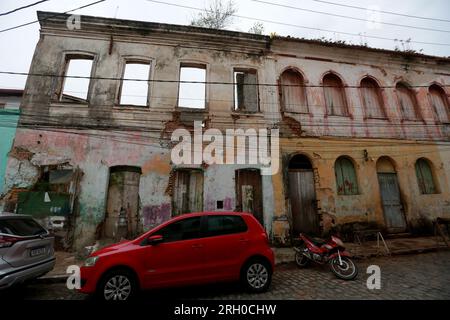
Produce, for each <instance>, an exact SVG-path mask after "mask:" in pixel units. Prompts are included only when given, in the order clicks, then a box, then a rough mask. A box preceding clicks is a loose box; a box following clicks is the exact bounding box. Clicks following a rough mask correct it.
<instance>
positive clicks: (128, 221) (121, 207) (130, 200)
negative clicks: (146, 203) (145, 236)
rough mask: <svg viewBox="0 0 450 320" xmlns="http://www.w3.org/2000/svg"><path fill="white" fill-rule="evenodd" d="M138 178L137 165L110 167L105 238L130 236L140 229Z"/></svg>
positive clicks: (139, 172) (138, 169) (139, 176)
mask: <svg viewBox="0 0 450 320" xmlns="http://www.w3.org/2000/svg"><path fill="white" fill-rule="evenodd" d="M140 178H141V169H140V168H138V167H130V166H116V167H111V169H110V173H109V185H108V198H107V199H108V201H107V204H106V219H105V227H104V233H105V236H106V237H107V238H113V239H115V238H117V237H125V238H132V237H134V236H135V235H137V234H139V233H140V232H141V231H142V230H141V225H140V219H139V183H140ZM121 214H122V216H121V217H120V218H119V216H120V215H121ZM119 220H120V221H119ZM119 229H120V230H119ZM119 233H120V235H119Z"/></svg>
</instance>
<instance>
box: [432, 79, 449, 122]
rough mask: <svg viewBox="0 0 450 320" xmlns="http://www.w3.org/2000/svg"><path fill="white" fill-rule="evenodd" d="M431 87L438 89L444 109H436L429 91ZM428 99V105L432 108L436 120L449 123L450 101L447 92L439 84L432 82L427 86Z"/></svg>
mask: <svg viewBox="0 0 450 320" xmlns="http://www.w3.org/2000/svg"><path fill="white" fill-rule="evenodd" d="M433 89H435V90H437V91H439V96H440V98H441V99H442V103H443V107H444V109H445V110H441V112H439V110H437V108H436V105H435V103H434V101H433V97H432V93H431V91H432V90H433ZM428 101H429V102H430V106H431V108H432V109H433V114H434V116H435V118H436V121H438V122H439V123H450V102H449V99H448V95H447V93H446V92H445V90H444V88H443V87H442V86H441V85H439V84H437V83H433V84H431V85H430V86H429V87H428ZM442 113H444V114H442Z"/></svg>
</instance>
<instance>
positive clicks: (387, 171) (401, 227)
mask: <svg viewBox="0 0 450 320" xmlns="http://www.w3.org/2000/svg"><path fill="white" fill-rule="evenodd" d="M377 176H378V184H379V186H380V194H381V202H382V206H383V213H384V219H385V221H386V227H387V229H388V232H390V233H401V232H405V231H406V228H407V224H406V219H405V215H404V210H403V205H402V201H401V196H400V188H399V185H398V179H397V172H396V170H395V167H394V165H393V164H392V161H391V160H390V159H389V158H388V157H381V158H380V159H378V161H377Z"/></svg>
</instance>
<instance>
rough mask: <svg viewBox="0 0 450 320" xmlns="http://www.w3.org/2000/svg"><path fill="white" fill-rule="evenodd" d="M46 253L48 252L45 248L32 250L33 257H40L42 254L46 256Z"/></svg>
mask: <svg viewBox="0 0 450 320" xmlns="http://www.w3.org/2000/svg"><path fill="white" fill-rule="evenodd" d="M45 251H46V250H45V247H41V248H35V249H31V251H30V256H32V257H36V256H40V255H41V254H45Z"/></svg>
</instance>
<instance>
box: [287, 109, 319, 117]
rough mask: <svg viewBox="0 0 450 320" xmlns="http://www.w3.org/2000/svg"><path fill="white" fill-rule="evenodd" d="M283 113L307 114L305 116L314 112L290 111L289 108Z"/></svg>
mask: <svg viewBox="0 0 450 320" xmlns="http://www.w3.org/2000/svg"><path fill="white" fill-rule="evenodd" d="M283 113H284V114H295V115H297V114H299V115H305V116H308V115H311V116H312V113H311V112H300V111H288V110H284V111H283Z"/></svg>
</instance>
